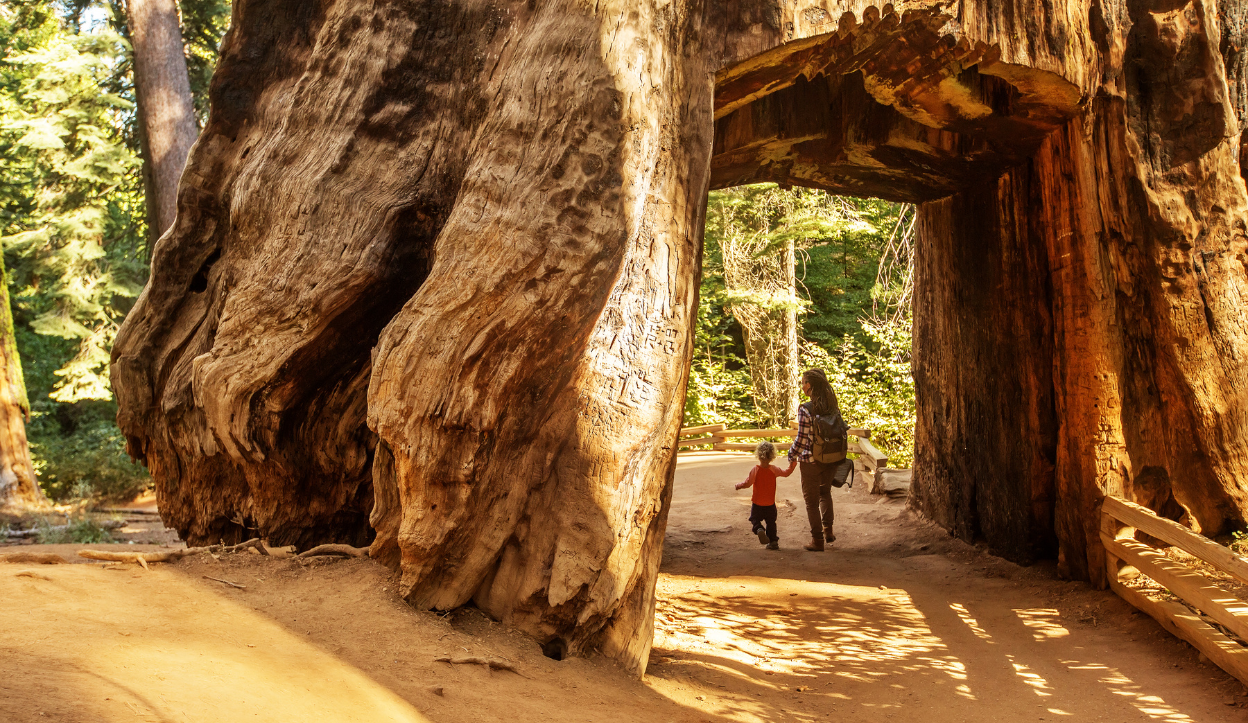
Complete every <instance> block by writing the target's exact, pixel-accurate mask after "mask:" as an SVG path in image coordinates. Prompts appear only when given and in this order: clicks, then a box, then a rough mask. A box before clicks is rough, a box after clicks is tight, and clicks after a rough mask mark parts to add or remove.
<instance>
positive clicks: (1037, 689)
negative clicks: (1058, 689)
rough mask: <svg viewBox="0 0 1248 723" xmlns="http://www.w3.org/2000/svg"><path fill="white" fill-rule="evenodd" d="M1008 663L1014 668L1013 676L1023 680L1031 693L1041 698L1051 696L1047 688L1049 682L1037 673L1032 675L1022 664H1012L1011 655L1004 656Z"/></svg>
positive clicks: (1012, 657) (1051, 690)
mask: <svg viewBox="0 0 1248 723" xmlns="http://www.w3.org/2000/svg"><path fill="white" fill-rule="evenodd" d="M1005 657H1006V659H1007V660H1009V661H1010V665H1011V666H1012V667H1013V668H1014V674H1015V675H1017V676H1018V677H1019V678H1022V679H1023V683H1024V684H1025V685H1027V686H1029V687H1030V688H1031V691H1032V692H1033V693H1035V694H1036V695H1038V696H1040V697H1041V698H1047V697H1049V696H1051V695H1053V689H1052V688H1050V687H1049V681H1047V680H1045V679H1044V678H1043V677H1041V676H1040V675H1039V674H1038V673H1033V672H1032V671H1031V668H1028V667H1027V666H1026V665H1023V664H1022V663H1016V662H1014V656H1013V655H1007V656H1005Z"/></svg>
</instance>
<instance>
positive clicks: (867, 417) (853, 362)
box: [802, 321, 917, 467]
mask: <svg viewBox="0 0 1248 723" xmlns="http://www.w3.org/2000/svg"><path fill="white" fill-rule="evenodd" d="M862 328H863V331H864V333H865V334H866V336H867V338H868V339H869V340H870V341H871V342H873V346H874V347H875V350H874V351H872V350H870V349H868V348H867V346H865V345H864V344H863V343H862V342H861V341H860V340H859V339H858V337H857V336H855V335H848V336H846V337H844V338H843V339H842V340H841V342H840V344H838V345H837V347H836V348H835V349H833V350H832V351H831V352H829V351H828V350H827V349H824V348H823V347H821V346H819V345H817V344H813V343H811V344H807V345H806V346H805V348H803V349H802V352H803V354H802V360H803V362H804V363H805V365H806V366H807V367H815V368H820V369H823V370H824V371H825V372H826V373H827V375H828V382H830V383H831V384H832V388H833V389H834V390H835V391H836V394H837V400H838V401H839V402H840V406H841V414H842V415H843V416H844V417H845V421H846V422H848V423H849V425H850V426H851V427H861V428H863V429H870V430H871V442H872V444H874V445H875V446H876V448H878V449H879V450H880V451H881V452H883V453H884V454H886V455H888V464H889V466H890V467H909V466H910V465H911V464H913V463H914V424H915V420H916V417H917V410H916V407H915V399H914V378H913V377H911V375H910V341H911V337H910V325H909V323H908V321H907V322H906V323H897V324H888V325H886V324H873V323H871V322H866V321H864V322H863V324H862Z"/></svg>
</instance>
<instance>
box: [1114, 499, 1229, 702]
mask: <svg viewBox="0 0 1248 723" xmlns="http://www.w3.org/2000/svg"><path fill="white" fill-rule="evenodd" d="M1135 530H1140V531H1142V532H1144V533H1146V534H1148V535H1150V536H1152V537H1154V538H1157V539H1159V540H1162V541H1163V542H1167V543H1169V544H1171V545H1173V546H1175V547H1177V548H1179V549H1181V550H1183V551H1184V552H1187V553H1188V554H1190V555H1192V556H1194V557H1196V558H1199V559H1200V560H1203V561H1204V562H1206V563H1208V564H1209V565H1211V566H1212V567H1214V568H1215V569H1217V570H1218V571H1220V572H1222V573H1224V574H1226V575H1229V576H1231V577H1232V578H1234V579H1236V580H1238V581H1239V582H1241V583H1244V584H1248V561H1245V560H1244V559H1243V558H1241V557H1238V556H1237V555H1235V554H1233V553H1232V552H1231V551H1230V550H1228V549H1227V548H1225V547H1223V546H1221V545H1219V544H1217V543H1216V542H1213V541H1212V540H1210V539H1208V538H1205V537H1201V536H1200V535H1198V534H1196V533H1195V532H1192V531H1191V530H1189V529H1188V528H1186V527H1184V526H1183V525H1180V524H1179V523H1177V522H1174V521H1173V520H1167V519H1164V518H1162V517H1158V516H1157V515H1156V514H1154V513H1153V511H1152V510H1149V509H1148V508H1146V507H1141V506H1140V505H1137V504H1135V503H1133V502H1128V501H1126V500H1123V499H1119V498H1117V497H1106V498H1105V501H1104V502H1103V503H1102V504H1101V544H1102V545H1104V546H1105V565H1106V573H1107V577H1108V579H1109V587H1110V588H1111V589H1112V590H1113V591H1114V592H1115V593H1117V594H1118V596H1119V597H1121V598H1122V599H1124V600H1126V601H1127V602H1129V603H1131V604H1132V605H1134V606H1135V607H1137V608H1139V609H1140V610H1141V611H1143V612H1145V613H1148V614H1149V615H1151V616H1152V617H1153V618H1154V619H1156V620H1157V622H1158V623H1160V624H1161V626H1162V627H1163V628H1165V629H1166V630H1168V631H1170V632H1171V633H1172V634H1174V635H1175V636H1176V637H1178V638H1181V639H1183V640H1186V641H1187V642H1189V643H1191V644H1192V646H1193V647H1194V648H1196V649H1197V650H1199V651H1200V652H1202V653H1204V654H1205V656H1206V657H1208V658H1209V659H1210V660H1212V661H1213V662H1214V663H1216V664H1217V665H1218V667H1220V668H1222V669H1223V670H1225V671H1226V672H1227V673H1230V674H1231V675H1233V676H1235V677H1236V678H1238V679H1239V681H1240V682H1242V683H1244V684H1245V685H1248V648H1245V647H1244V646H1243V645H1240V644H1239V643H1238V642H1236V641H1235V640H1234V639H1232V638H1231V637H1229V636H1228V635H1226V634H1225V633H1224V632H1223V631H1221V630H1218V628H1216V627H1214V625H1213V624H1211V623H1214V624H1216V625H1218V626H1221V627H1222V628H1224V629H1225V630H1226V631H1228V632H1230V633H1232V634H1234V635H1235V636H1236V637H1238V638H1239V639H1240V640H1245V641H1248V603H1246V602H1245V601H1243V600H1240V599H1239V598H1237V597H1235V596H1234V595H1232V594H1230V593H1228V592H1226V591H1225V590H1223V589H1222V588H1220V587H1218V586H1217V585H1215V584H1214V583H1213V582H1212V581H1210V579H1209V578H1208V577H1206V576H1205V575H1204V574H1202V573H1200V572H1198V571H1196V570H1193V569H1192V568H1190V567H1188V566H1187V565H1183V564H1181V563H1178V562H1175V561H1174V560H1171V559H1170V558H1168V557H1166V556H1165V554H1164V553H1162V552H1161V551H1160V550H1159V549H1157V548H1156V547H1153V546H1152V545H1148V544H1145V543H1143V542H1140V541H1138V540H1136V539H1133V538H1134V534H1135ZM1139 574H1143V575H1146V576H1147V577H1149V578H1151V579H1152V580H1153V581H1154V582H1156V583H1157V584H1159V585H1161V586H1162V587H1164V588H1166V589H1167V590H1169V591H1170V592H1171V593H1173V594H1174V595H1175V596H1177V597H1179V598H1180V599H1182V600H1183V602H1184V603H1186V606H1184V605H1180V604H1179V603H1177V602H1173V601H1170V600H1155V599H1153V598H1151V597H1148V596H1147V595H1145V594H1144V593H1142V592H1140V591H1139V590H1136V589H1135V588H1133V587H1130V586H1129V585H1127V584H1126V583H1127V582H1128V581H1129V580H1130V579H1132V578H1133V577H1135V576H1136V575H1139ZM1189 607H1190V608H1191V609H1189ZM1193 610H1195V611H1198V612H1193Z"/></svg>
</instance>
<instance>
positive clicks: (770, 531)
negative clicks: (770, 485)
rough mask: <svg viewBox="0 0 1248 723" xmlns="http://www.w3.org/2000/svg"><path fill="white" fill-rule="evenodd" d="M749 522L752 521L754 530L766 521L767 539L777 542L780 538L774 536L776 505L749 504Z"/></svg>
mask: <svg viewBox="0 0 1248 723" xmlns="http://www.w3.org/2000/svg"><path fill="white" fill-rule="evenodd" d="M750 522H752V523H754V531H755V532H757V531H758V528H760V527H762V526H763V523H764V522H765V523H767V539H768V540H771V541H772V542H779V541H780V538H779V537H777V536H776V506H775V505H750Z"/></svg>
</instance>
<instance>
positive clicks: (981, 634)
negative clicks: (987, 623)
mask: <svg viewBox="0 0 1248 723" xmlns="http://www.w3.org/2000/svg"><path fill="white" fill-rule="evenodd" d="M949 609H950V610H952V611H954V612H955V613H957V614H958V617H959V618H961V619H962V622H964V623H966V626H967V627H968V628H970V629H971V632H972V633H975V637H977V638H980V639H981V640H991V639H992V636H991V635H989V634H988V633H987V632H985V631H984V629H983V628H981V627H979V622H977V621H976V620H975V618H973V617H971V614H970V613H969V612H967V610H966V608H965V607H964V606H963V605H962V604H961V603H949Z"/></svg>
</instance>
